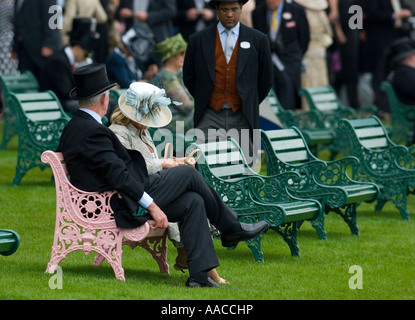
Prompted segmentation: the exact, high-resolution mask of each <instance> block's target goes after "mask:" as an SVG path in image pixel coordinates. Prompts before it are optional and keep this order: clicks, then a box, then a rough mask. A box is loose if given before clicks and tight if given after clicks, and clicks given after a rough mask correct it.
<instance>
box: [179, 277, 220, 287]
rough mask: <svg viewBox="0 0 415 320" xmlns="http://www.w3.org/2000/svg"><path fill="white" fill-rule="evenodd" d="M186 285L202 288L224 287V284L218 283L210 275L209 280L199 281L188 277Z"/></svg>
mask: <svg viewBox="0 0 415 320" xmlns="http://www.w3.org/2000/svg"><path fill="white" fill-rule="evenodd" d="M186 287H188V288H201V287H214V288H223V287H222V286H220V285H218V284H217V283H216V282H215V281H213V280H212V279H211V278H209V277H208V278H207V282H199V281H197V280H193V279H191V278H188V279H187V281H186Z"/></svg>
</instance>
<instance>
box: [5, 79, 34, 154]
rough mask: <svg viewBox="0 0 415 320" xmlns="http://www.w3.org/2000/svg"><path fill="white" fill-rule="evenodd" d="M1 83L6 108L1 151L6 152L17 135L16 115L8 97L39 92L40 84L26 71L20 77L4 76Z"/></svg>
mask: <svg viewBox="0 0 415 320" xmlns="http://www.w3.org/2000/svg"><path fill="white" fill-rule="evenodd" d="M0 82H1V87H2V91H3V106H4V113H3V118H4V126H3V141H2V143H1V145H0V150H4V149H6V146H7V144H8V143H9V141H10V140H11V139H12V138H13V136H15V135H16V134H17V126H16V113H15V112H14V110H13V108H10V104H9V103H8V102H7V97H8V95H9V94H10V93H27V92H38V91H39V83H38V82H37V80H36V78H35V77H34V75H33V74H32V73H31V72H30V71H25V72H23V73H22V74H20V75H2V76H0Z"/></svg>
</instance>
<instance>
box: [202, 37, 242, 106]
mask: <svg viewBox="0 0 415 320" xmlns="http://www.w3.org/2000/svg"><path fill="white" fill-rule="evenodd" d="M238 47H239V40H238V41H237V43H236V46H235V49H234V50H233V53H232V57H231V60H229V63H227V62H226V57H225V53H224V52H223V49H222V45H221V42H220V38H219V33H218V31H216V46H215V61H216V64H215V81H214V86H213V91H212V95H211V96H210V100H209V106H211V107H212V108H213V109H214V110H216V111H217V112H219V111H220V110H221V109H222V107H223V105H224V104H228V105H230V107H231V108H232V111H233V112H235V111H237V110H238V109H240V108H241V106H242V100H241V97H240V96H239V93H238V89H237V87H236V65H237V61H238Z"/></svg>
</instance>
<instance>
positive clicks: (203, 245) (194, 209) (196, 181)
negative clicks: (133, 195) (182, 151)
mask: <svg viewBox="0 0 415 320" xmlns="http://www.w3.org/2000/svg"><path fill="white" fill-rule="evenodd" d="M145 188H146V189H145V190H146V192H147V193H148V194H149V195H150V196H151V197H152V198H153V200H154V202H155V203H156V204H157V205H158V206H159V207H160V209H161V210H163V211H164V213H165V214H166V215H167V218H168V220H169V221H170V222H178V223H179V230H180V235H181V238H182V242H183V244H184V247H185V249H186V253H187V257H188V266H189V274H190V276H192V274H196V273H199V272H202V271H208V270H210V269H212V268H216V267H217V266H218V265H219V262H218V258H217V256H216V252H215V249H214V246H213V241H212V237H211V234H210V229H209V225H208V219H209V221H210V222H211V223H212V224H213V225H214V226H215V227H216V228H217V229H218V230H220V231H221V232H225V233H226V232H235V231H238V229H237V228H238V227H239V223H238V222H237V219H236V213H235V212H234V211H233V210H232V209H230V208H229V207H228V206H227V205H226V204H225V203H224V202H223V201H222V199H221V198H220V197H219V195H218V194H217V192H216V191H215V190H214V189H213V188H212V187H211V186H210V185H209V183H207V182H206V180H205V179H204V178H203V177H202V176H201V175H200V173H199V172H198V171H197V170H196V169H195V168H193V167H191V166H187V165H182V166H178V167H175V168H171V169H167V170H162V171H159V172H157V173H155V174H152V175H150V176H149V182H148V186H145Z"/></svg>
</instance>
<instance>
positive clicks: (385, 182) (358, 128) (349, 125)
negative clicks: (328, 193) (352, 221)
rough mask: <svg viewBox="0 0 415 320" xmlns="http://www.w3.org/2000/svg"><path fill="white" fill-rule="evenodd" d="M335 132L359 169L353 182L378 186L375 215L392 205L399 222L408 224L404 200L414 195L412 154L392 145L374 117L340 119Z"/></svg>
mask: <svg viewBox="0 0 415 320" xmlns="http://www.w3.org/2000/svg"><path fill="white" fill-rule="evenodd" d="M338 130H339V132H340V133H341V134H342V135H343V136H344V137H345V140H346V139H347V140H348V141H349V143H350V145H351V154H353V155H354V156H355V157H357V158H358V159H359V161H360V166H358V167H354V168H353V172H352V178H353V179H355V180H358V181H362V182H373V183H376V184H377V185H378V186H379V195H378V198H377V204H376V208H375V209H376V211H380V210H382V208H383V206H384V205H385V203H386V202H387V201H391V202H392V203H393V204H394V205H395V206H396V208H397V209H398V210H399V212H400V213H401V215H402V218H403V219H404V220H409V211H408V209H407V199H408V195H409V194H414V193H415V192H414V189H415V158H414V155H413V150H412V152H411V151H410V150H408V148H407V147H406V146H403V145H397V144H396V143H394V142H393V141H392V140H391V139H390V138H389V136H388V133H387V131H386V129H385V128H384V126H383V125H382V122H381V121H380V120H379V118H377V117H376V116H371V117H369V118H366V119H354V120H349V119H342V120H340V121H339V125H338Z"/></svg>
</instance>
